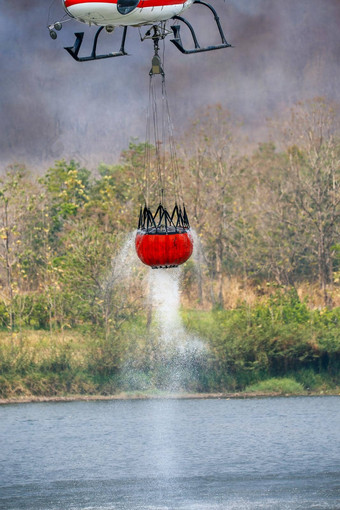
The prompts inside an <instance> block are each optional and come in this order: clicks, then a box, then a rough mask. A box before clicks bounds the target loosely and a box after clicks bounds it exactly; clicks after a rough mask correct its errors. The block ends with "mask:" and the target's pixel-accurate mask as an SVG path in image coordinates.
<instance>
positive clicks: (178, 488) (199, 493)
mask: <svg viewBox="0 0 340 510" xmlns="http://www.w3.org/2000/svg"><path fill="white" fill-rule="evenodd" d="M339 423H340V399H339V398H338V397H323V398H307V397H299V398H277V399H255V400H218V399H216V400H152V401H101V402H100V401H98V402H65V403H44V404H42V403H41V404H38V403H37V404H22V405H11V406H2V407H0V441H1V450H0V508H3V509H5V510H14V509H27V510H28V509H31V510H33V509H34V510H52V509H53V510H54V509H56V510H57V509H58V510H67V509H74V510H76V509H93V510H94V509H96V510H99V509H106V510H108V509H119V510H132V509H136V510H137V509H140V510H141V509H153V510H156V509H157V510H166V509H186V510H191V509H192V510H201V509H202V510H215V509H216V510H224V509H238V510H239V509H240V510H242V509H282V510H283V509H285V510H286V509H294V510H295V509H306V510H307V509H308V510H310V509H339V508H340V427H339Z"/></svg>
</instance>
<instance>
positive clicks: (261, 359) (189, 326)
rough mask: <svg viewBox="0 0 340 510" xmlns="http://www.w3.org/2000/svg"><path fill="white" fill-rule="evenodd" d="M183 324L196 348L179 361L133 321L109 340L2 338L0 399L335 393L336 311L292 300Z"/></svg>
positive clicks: (339, 352)
mask: <svg viewBox="0 0 340 510" xmlns="http://www.w3.org/2000/svg"><path fill="white" fill-rule="evenodd" d="M182 316H183V322H184V324H185V327H186V330H187V331H188V334H189V335H191V337H193V336H194V337H199V338H200V339H202V341H203V343H204V345H205V349H204V350H203V351H199V352H194V353H191V355H190V356H189V357H188V356H186V357H185V358H184V357H183V355H182V354H180V353H179V352H178V351H177V350H176V349H174V348H170V347H169V346H164V344H162V343H161V342H160V341H159V339H158V335H157V328H150V327H149V326H148V323H147V319H146V317H144V316H142V315H140V316H134V317H133V319H130V320H129V321H126V322H125V323H124V325H123V326H121V327H120V328H118V329H116V330H114V332H113V333H111V335H110V336H109V337H105V336H104V335H103V333H102V331H100V330H96V331H95V330H93V329H92V330H91V329H90V328H87V329H86V328H82V329H79V328H78V329H73V330H65V331H60V330H59V331H58V330H57V331H54V332H50V331H45V330H37V331H35V330H23V331H20V332H19V331H18V332H12V333H8V332H6V331H2V332H0V398H1V399H13V398H27V397H28V398H31V397H64V396H68V395H102V396H108V395H117V394H122V393H123V394H124V395H130V396H131V395H144V396H150V395H153V396H157V395H165V394H166V393H169V390H170V391H172V392H174V393H177V392H180V393H183V392H184V393H186V394H197V393H198V394H218V393H223V394H235V393H236V394H238V393H239V392H245V393H246V394H255V395H266V394H275V395H276V394H283V395H289V394H310V393H316V394H320V393H325V394H338V393H339V386H340V380H339V372H340V371H339V368H340V327H339V323H340V308H335V309H333V310H327V309H324V310H310V309H309V308H308V307H307V305H306V303H301V301H300V300H299V299H298V298H297V297H296V295H294V294H292V293H291V294H288V295H284V296H283V295H276V296H273V297H271V298H270V299H269V300H268V301H267V302H265V303H261V304H257V305H254V306H248V305H247V306H246V305H243V304H240V305H239V306H238V307H236V308H235V309H233V310H214V311H198V310H188V309H186V310H184V311H183V313H182Z"/></svg>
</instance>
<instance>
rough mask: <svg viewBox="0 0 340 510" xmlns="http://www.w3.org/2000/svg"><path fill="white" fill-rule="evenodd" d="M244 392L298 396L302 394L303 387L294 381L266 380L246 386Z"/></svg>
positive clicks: (286, 379) (287, 379)
mask: <svg viewBox="0 0 340 510" xmlns="http://www.w3.org/2000/svg"><path fill="white" fill-rule="evenodd" d="M245 391H246V392H247V393H275V394H277V393H278V394H280V395H290V394H294V395H298V394H299V393H303V386H302V384H300V383H298V382H297V381H295V380H294V379H290V378H288V377H283V378H280V379H279V378H272V379H267V380H266V381H261V382H259V383H257V384H252V385H251V386H247V387H246V389H245Z"/></svg>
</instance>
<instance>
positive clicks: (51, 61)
mask: <svg viewBox="0 0 340 510" xmlns="http://www.w3.org/2000/svg"><path fill="white" fill-rule="evenodd" d="M211 4H212V5H213V6H214V7H215V8H216V9H217V11H218V13H219V16H220V20H221V24H222V26H223V29H224V32H225V35H226V38H227V40H228V42H230V43H231V44H232V45H233V46H234V47H233V48H229V49H222V50H218V51H214V52H209V53H201V54H196V55H182V54H181V53H180V52H179V51H178V50H177V49H176V48H175V47H174V46H173V45H172V43H171V42H170V37H169V38H167V39H166V42H165V64H164V65H165V72H166V83H167V91H168V97H169V103H170V108H171V112H172V120H173V124H174V130H175V135H177V136H180V135H181V134H183V133H184V132H185V127H186V126H188V125H189V124H190V120H191V119H193V118H194V116H195V115H197V111H198V109H199V108H200V107H202V106H205V105H213V104H217V103H219V104H222V106H223V107H225V108H227V109H228V110H230V111H231V112H232V113H233V114H234V115H235V116H236V117H238V118H240V119H242V121H243V125H244V129H245V130H246V131H247V134H248V135H249V137H250V138H251V139H253V140H255V141H260V140H261V139H262V138H263V137H264V136H265V126H266V119H267V118H269V117H272V116H275V115H276V114H279V113H280V112H281V111H284V110H285V109H287V108H289V107H291V106H293V104H294V103H295V102H297V101H300V100H304V99H310V98H313V97H316V96H323V97H325V98H327V99H330V100H333V101H336V102H340V87H339V77H340V73H339V68H340V30H339V26H340V0H284V1H283V0H281V1H279V0H225V1H224V0H211ZM62 15H63V11H62V8H61V0H53V2H52V0H14V1H13V0H11V1H9V0H0V23H1V30H0V48H1V49H0V105H1V115H0V172H2V173H3V172H4V171H5V170H6V167H7V166H8V165H11V164H15V163H19V164H25V165H26V166H27V167H28V168H30V169H32V170H36V171H40V170H42V169H47V168H48V166H50V165H52V164H53V162H54V161H55V160H56V159H62V158H65V159H66V160H68V159H71V158H73V159H76V160H77V161H79V162H80V163H81V164H82V165H86V166H87V167H88V168H91V169H94V168H96V166H98V164H100V163H101V162H105V163H107V164H113V163H116V162H117V161H118V159H119V155H120V153H121V151H122V150H124V149H125V148H127V147H128V144H129V141H130V140H131V139H138V140H140V141H144V137H145V129H146V112H147V103H148V87H149V75H148V73H149V70H150V67H151V58H152V56H153V46H152V42H151V41H144V42H141V41H140V39H139V32H138V29H136V28H129V29H128V37H127V43H126V49H127V51H128V53H129V56H127V57H120V58H116V59H107V60H101V61H97V62H86V63H77V62H75V61H74V60H73V59H72V58H71V57H70V56H69V55H68V53H67V52H66V51H65V50H64V49H63V48H64V46H72V45H73V42H74V35H73V34H74V32H77V31H83V30H85V37H86V35H87V36H88V38H89V37H90V34H93V33H94V29H93V28H91V29H89V28H87V27H86V25H83V24H80V23H77V22H76V21H71V22H69V23H66V24H65V26H64V28H63V29H62V30H61V31H60V32H59V34H58V38H57V40H55V41H53V40H52V39H51V38H50V37H49V34H48V30H47V24H48V22H52V21H56V20H58V19H60V17H62ZM185 17H187V18H188V19H190V21H191V23H192V24H193V25H194V27H195V29H196V31H197V34H198V36H199V39H200V41H201V42H204V41H206V43H207V44H211V43H215V42H217V38H216V30H215V26H214V24H213V23H212V21H211V18H210V15H209V11H208V10H207V9H204V8H203V7H199V6H193V7H192V8H190V9H189V10H188V11H186V13H185ZM89 30H90V32H89ZM118 35H119V34H118V33H117V32H116V33H115V34H113V35H111V36H110V35H108V34H105V35H104V37H103V41H102V44H103V46H102V47H103V50H104V48H107V49H108V50H109V51H116V50H117V49H118V46H119V38H117V36H118ZM86 40H89V39H86ZM106 45H107V46H106ZM181 141H182V142H183V143H185V137H183V140H181Z"/></svg>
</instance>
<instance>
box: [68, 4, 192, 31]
mask: <svg viewBox="0 0 340 510" xmlns="http://www.w3.org/2000/svg"><path fill="white" fill-rule="evenodd" d="M117 3H118V4H119V3H120V2H119V0H107V1H98V0H97V1H92V2H91V1H87V0H64V6H65V9H66V11H67V12H68V13H69V14H70V16H72V17H73V18H76V19H77V20H79V21H81V22H83V23H87V24H92V23H93V24H95V25H99V26H106V25H112V26H131V25H132V26H133V25H144V24H153V23H157V22H159V21H166V20H168V19H170V18H173V17H174V16H177V15H179V14H180V13H181V12H183V11H184V10H186V9H187V8H188V7H190V5H192V3H193V0H141V1H140V2H139V3H138V4H137V7H135V8H134V9H133V10H131V11H130V12H128V13H126V14H122V13H121V12H119V10H118V9H119V5H118V6H117Z"/></svg>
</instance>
